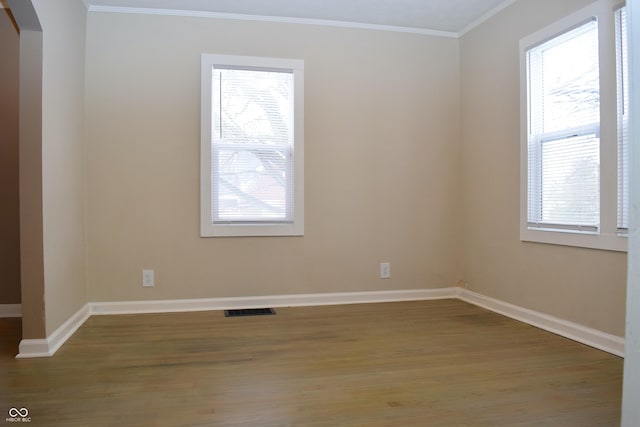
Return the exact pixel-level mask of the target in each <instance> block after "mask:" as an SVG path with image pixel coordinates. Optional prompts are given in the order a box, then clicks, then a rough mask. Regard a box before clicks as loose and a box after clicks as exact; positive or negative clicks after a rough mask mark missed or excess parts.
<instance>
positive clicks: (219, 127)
mask: <svg viewBox="0 0 640 427" xmlns="http://www.w3.org/2000/svg"><path fill="white" fill-rule="evenodd" d="M303 78H304V77H303V61H301V60H293V59H277V58H257V57H242V56H228V55H209V54H203V55H202V123H201V133H202V135H201V235H202V236H203V237H205V236H284V235H290V236H295V235H302V234H303V232H304V219H303V214H304V213H303V210H304V199H303V178H304V176H303V173H304V172H303V120H302V118H303V88H304V84H303Z"/></svg>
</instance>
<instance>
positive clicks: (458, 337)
mask: <svg viewBox="0 0 640 427" xmlns="http://www.w3.org/2000/svg"><path fill="white" fill-rule="evenodd" d="M19 336H20V321H19V319H0V425H1V424H3V423H4V422H5V418H6V417H7V411H8V410H9V408H11V407H18V408H19V407H26V408H28V409H29V416H30V417H31V424H30V425H33V426H92V427H94V426H234V427H240V426H243V427H245V426H251V427H254V426H256V427H272V426H367V427H370V426H401V427H403V426H559V427H571V426H577V427H588V426H597V427H603V426H616V425H619V423H620V405H621V393H622V367H623V360H622V359H621V358H619V357H616V356H613V355H610V354H607V353H605V352H602V351H599V350H595V349H592V348H590V347H587V346H584V345H581V344H578V343H576V342H573V341H570V340H567V339H564V338H562V337H559V336H556V335H553V334H551V333H548V332H545V331H542V330H539V329H536V328H534V327H531V326H528V325H525V324H523V323H520V322H517V321H514V320H511V319H508V318H505V317H502V316H500V315H497V314H494V313H491V312H488V311H486V310H483V309H481V308H478V307H475V306H472V305H469V304H466V303H464V302H461V301H458V300H440V301H419V302H404V303H384V304H362V305H343V306H325V307H302V308H279V309H277V315H275V316H257V317H245V318H225V317H224V315H223V313H222V312H220V311H211V312H196V313H166V314H142V315H121V316H94V317H91V318H90V319H89V320H88V321H87V322H86V323H85V324H84V325H83V326H82V327H81V328H80V329H79V330H78V331H77V332H76V334H75V335H74V336H73V337H72V338H71V339H70V340H69V341H67V343H66V344H65V345H64V346H63V347H62V348H61V349H60V350H59V351H58V352H57V353H56V355H55V356H54V357H52V358H45V359H21V360H15V359H13V357H14V356H15V354H16V352H17V346H18V339H19ZM7 425H9V424H7ZM13 425H24V424H13Z"/></svg>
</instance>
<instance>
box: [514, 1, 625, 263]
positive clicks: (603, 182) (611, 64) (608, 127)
mask: <svg viewBox="0 0 640 427" xmlns="http://www.w3.org/2000/svg"><path fill="white" fill-rule="evenodd" d="M615 5H616V2H614V1H612V0H599V1H597V2H595V3H593V4H592V5H590V6H587V7H585V8H584V9H581V10H579V11H577V12H575V13H573V14H571V15H569V16H567V17H566V18H564V19H561V20H559V21H557V22H555V23H553V24H551V25H549V26H548V27H545V28H543V29H541V30H539V31H537V32H535V33H533V34H531V35H529V36H527V37H525V38H523V39H522V40H520V240H522V241H526V242H537V243H547V244H554V245H565V246H576V247H583V248H591V249H603V250H611V251H620V252H626V251H627V238H626V237H625V236H621V235H620V234H619V233H618V232H617V212H616V210H617V176H618V174H617V156H618V154H617V138H616V135H617V108H616V105H617V103H616V94H617V90H616V87H617V86H616V59H615V49H613V47H614V46H615V32H614V13H613V12H614V9H615ZM593 17H596V18H597V20H598V27H599V31H598V33H599V37H598V38H599V41H598V42H599V46H600V48H599V55H600V106H601V107H600V131H601V132H600V229H599V230H598V231H597V232H593V231H580V230H560V229H554V230H545V229H539V228H531V227H530V226H529V224H528V209H527V204H528V197H527V196H528V193H527V192H528V167H529V166H528V158H527V156H528V129H527V123H528V106H527V101H528V94H527V62H526V51H527V49H529V48H531V47H533V46H535V45H538V44H540V43H543V42H545V41H547V40H550V39H552V38H554V37H556V36H558V35H560V34H562V33H564V32H566V31H568V30H570V29H572V28H575V27H576V26H578V25H579V24H581V23H584V22H586V21H588V20H589V19H591V18H593ZM612 50H613V51H612Z"/></svg>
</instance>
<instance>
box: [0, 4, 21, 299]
mask: <svg viewBox="0 0 640 427" xmlns="http://www.w3.org/2000/svg"><path fill="white" fill-rule="evenodd" d="M0 58H2V61H1V63H0V99H2V102H0V200H1V201H2V202H1V203H0V278H1V279H0V304H19V303H20V206H19V203H20V198H19V187H18V141H19V139H18V138H19V132H18V129H19V128H18V124H19V122H18V120H19V114H18V111H19V107H20V104H19V92H18V84H19V73H20V62H19V59H20V37H19V36H18V30H17V28H16V26H15V25H14V22H13V20H12V17H11V15H10V12H9V10H8V9H0Z"/></svg>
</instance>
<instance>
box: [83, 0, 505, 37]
mask: <svg viewBox="0 0 640 427" xmlns="http://www.w3.org/2000/svg"><path fill="white" fill-rule="evenodd" d="M514 1H515V0H268V1H267V0H84V2H85V4H86V5H87V7H88V8H89V10H94V11H116V10H118V11H122V12H126V10H125V9H122V8H131V11H132V12H133V11H134V10H135V12H136V13H144V12H145V11H148V12H149V13H160V12H161V13H171V12H174V13H179V14H180V13H181V14H184V13H190V14H197V13H203V14H209V15H211V14H216V15H217V14H228V15H229V16H230V17H231V16H233V17H234V18H241V17H242V16H238V15H250V16H248V17H250V18H252V19H256V18H258V19H260V18H264V19H267V18H266V17H270V18H278V19H280V20H282V18H288V19H291V20H294V21H296V22H305V21H308V22H309V23H311V22H312V21H311V20H313V21H315V22H316V23H318V21H324V22H322V23H324V24H329V25H331V24H334V25H347V26H349V25H353V26H374V27H375V26H387V27H396V28H395V29H397V30H403V29H404V30H407V31H415V32H430V31H437V32H447V33H452V34H456V35H457V34H461V33H464V32H466V31H467V30H468V29H469V28H471V27H473V26H474V25H475V24H476V23H478V22H479V21H481V20H483V18H486V17H487V16H488V15H492V14H493V13H496V12H497V11H499V10H502V9H503V8H504V7H506V6H508V5H509V4H512V3H513V2H514ZM389 29H393V28H389Z"/></svg>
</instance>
